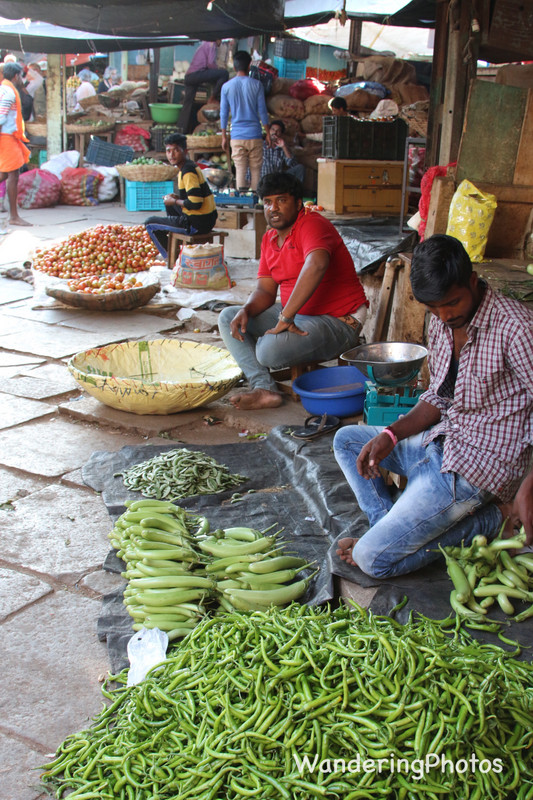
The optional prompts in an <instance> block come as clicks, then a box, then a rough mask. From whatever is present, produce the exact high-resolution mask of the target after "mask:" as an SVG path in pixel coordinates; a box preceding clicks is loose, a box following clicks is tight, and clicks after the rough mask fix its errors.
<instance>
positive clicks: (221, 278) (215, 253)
mask: <svg viewBox="0 0 533 800" xmlns="http://www.w3.org/2000/svg"><path fill="white" fill-rule="evenodd" d="M170 282H171V283H172V285H173V286H175V287H176V288H180V289H230V288H231V279H230V276H229V273H228V268H227V267H226V264H225V263H224V255H223V251H222V247H221V246H220V245H219V244H197V245H190V246H189V245H184V246H183V247H182V248H181V251H180V254H179V256H178V260H177V261H176V265H175V267H174V269H173V270H172V277H171V279H170Z"/></svg>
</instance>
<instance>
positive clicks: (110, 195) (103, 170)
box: [88, 164, 118, 203]
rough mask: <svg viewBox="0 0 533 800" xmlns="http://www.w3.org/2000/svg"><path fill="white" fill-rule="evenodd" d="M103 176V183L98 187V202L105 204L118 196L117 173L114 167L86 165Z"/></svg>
mask: <svg viewBox="0 0 533 800" xmlns="http://www.w3.org/2000/svg"><path fill="white" fill-rule="evenodd" d="M88 166H89V167H90V169H94V170H95V171H96V172H99V173H100V175H102V176H103V178H104V179H103V181H102V183H101V184H100V186H99V187H98V200H99V201H100V203H105V202H107V201H108V200H113V199H114V198H115V197H116V196H117V194H118V172H117V168H116V167H101V166H96V165H95V164H91V165H88Z"/></svg>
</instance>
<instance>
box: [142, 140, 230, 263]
mask: <svg viewBox="0 0 533 800" xmlns="http://www.w3.org/2000/svg"><path fill="white" fill-rule="evenodd" d="M165 151H166V155H167V159H168V161H169V163H170V164H172V165H173V166H175V167H178V169H179V173H178V177H177V181H178V193H177V194H174V193H172V194H166V195H165V196H164V197H163V202H164V204H165V209H166V212H167V216H166V217H156V216H153V217H148V219H147V220H146V222H145V223H144V224H145V225H146V230H147V231H148V234H149V235H150V238H151V239H152V241H153V243H154V244H155V246H156V247H157V249H158V250H159V252H160V253H161V255H162V256H163V258H164V259H165V260H166V259H167V250H168V247H167V245H168V234H169V231H178V232H179V233H188V234H191V235H193V234H195V233H204V234H205V233H209V232H210V231H212V230H213V228H214V227H215V224H216V221H217V210H216V206H215V198H214V197H213V193H212V192H211V189H210V188H209V186H208V184H207V182H206V180H205V178H204V176H203V173H202V170H201V169H200V167H197V166H196V164H195V163H194V161H191V160H190V159H189V158H187V137H186V136H184V135H183V134H182V133H171V134H170V136H167V137H166V139H165Z"/></svg>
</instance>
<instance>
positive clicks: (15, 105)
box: [0, 63, 31, 225]
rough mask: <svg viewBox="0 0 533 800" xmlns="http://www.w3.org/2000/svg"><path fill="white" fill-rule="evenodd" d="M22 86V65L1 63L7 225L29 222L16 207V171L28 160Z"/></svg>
mask: <svg viewBox="0 0 533 800" xmlns="http://www.w3.org/2000/svg"><path fill="white" fill-rule="evenodd" d="M22 86H23V81H22V67H21V66H20V65H19V64H12V63H8V64H5V65H4V79H3V81H2V83H1V84H0V183H1V182H2V181H5V180H7V199H8V201H9V224H10V225H31V222H26V220H24V219H22V218H21V217H20V216H19V212H18V206H17V188H18V180H19V170H20V168H21V167H22V165H23V164H27V163H28V161H29V160H30V151H29V150H28V148H27V147H26V145H25V144H24V142H27V141H28V140H27V139H26V137H25V136H24V122H23V120H22V111H21V106H20V96H19V93H18V89H21V88H22Z"/></svg>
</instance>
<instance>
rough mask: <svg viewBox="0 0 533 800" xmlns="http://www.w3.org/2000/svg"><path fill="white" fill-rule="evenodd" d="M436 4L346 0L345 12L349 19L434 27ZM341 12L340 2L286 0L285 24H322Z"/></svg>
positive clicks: (427, 1)
mask: <svg viewBox="0 0 533 800" xmlns="http://www.w3.org/2000/svg"><path fill="white" fill-rule="evenodd" d="M436 5H437V4H436V0H412V2H410V3H405V4H403V5H402V4H401V3H398V4H394V3H387V2H375V0H374V2H372V0H367V1H366V2H365V0H346V4H345V11H346V16H347V17H348V19H359V20H364V21H367V22H378V23H381V24H382V25H397V26H400V27H403V28H434V27H435V12H436ZM394 7H397V8H398V10H397V11H396V10H393V11H391V8H394ZM338 9H339V4H338V3H325V2H323V0H286V2H285V21H286V23H287V27H289V28H298V27H306V26H309V25H319V24H320V23H324V22H328V21H329V20H330V19H333V17H335V16H337V13H338Z"/></svg>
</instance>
